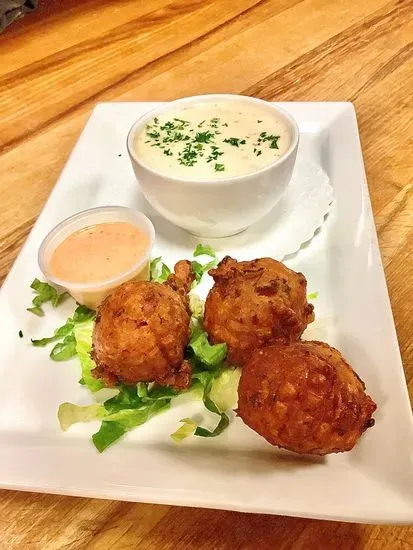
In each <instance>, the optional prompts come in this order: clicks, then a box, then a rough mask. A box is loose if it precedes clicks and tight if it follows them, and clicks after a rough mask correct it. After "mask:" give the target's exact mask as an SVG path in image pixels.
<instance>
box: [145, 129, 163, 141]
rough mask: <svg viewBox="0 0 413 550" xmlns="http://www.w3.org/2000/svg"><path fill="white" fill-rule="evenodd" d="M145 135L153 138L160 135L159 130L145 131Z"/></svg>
mask: <svg viewBox="0 0 413 550" xmlns="http://www.w3.org/2000/svg"><path fill="white" fill-rule="evenodd" d="M146 135H147V136H148V137H150V138H153V139H158V137H159V136H160V135H161V134H160V133H159V132H157V131H156V130H154V131H153V132H146Z"/></svg>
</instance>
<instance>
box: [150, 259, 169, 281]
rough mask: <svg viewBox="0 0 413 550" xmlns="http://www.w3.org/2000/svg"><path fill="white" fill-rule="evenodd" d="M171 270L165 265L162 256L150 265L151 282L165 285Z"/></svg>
mask: <svg viewBox="0 0 413 550" xmlns="http://www.w3.org/2000/svg"><path fill="white" fill-rule="evenodd" d="M170 273H171V270H170V269H169V267H168V266H167V265H166V264H164V263H163V261H162V258H161V256H159V257H158V258H155V259H153V260H152V261H151V263H150V280H151V281H153V282H155V283H164V282H165V281H166V279H167V278H168V277H169V275H170Z"/></svg>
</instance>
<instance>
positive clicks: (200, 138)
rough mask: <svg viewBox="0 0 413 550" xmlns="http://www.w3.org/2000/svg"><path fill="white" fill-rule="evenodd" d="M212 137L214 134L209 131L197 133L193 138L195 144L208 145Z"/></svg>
mask: <svg viewBox="0 0 413 550" xmlns="http://www.w3.org/2000/svg"><path fill="white" fill-rule="evenodd" d="M213 137H214V134H213V133H212V132H209V131H206V132H197V133H196V136H195V141H196V142H197V143H209V142H210V141H211V139H212V138H213Z"/></svg>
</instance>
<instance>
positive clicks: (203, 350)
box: [188, 325, 227, 367]
mask: <svg viewBox="0 0 413 550" xmlns="http://www.w3.org/2000/svg"><path fill="white" fill-rule="evenodd" d="M188 347H189V348H190V349H191V350H192V351H193V352H194V354H195V357H196V358H197V359H198V360H199V361H201V362H202V363H203V364H204V365H206V366H207V367H216V366H217V365H219V364H220V363H222V362H223V361H224V359H225V357H226V356H227V345H226V344H215V345H211V344H210V343H209V342H208V335H207V333H206V332H204V331H203V330H202V328H201V326H200V325H198V326H195V327H194V328H193V330H192V335H191V338H190V340H189V344H188Z"/></svg>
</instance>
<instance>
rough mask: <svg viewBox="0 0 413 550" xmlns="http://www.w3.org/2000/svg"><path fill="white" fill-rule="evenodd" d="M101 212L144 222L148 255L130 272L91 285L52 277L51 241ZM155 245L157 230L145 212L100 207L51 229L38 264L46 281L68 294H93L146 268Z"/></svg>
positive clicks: (134, 265)
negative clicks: (79, 222)
mask: <svg viewBox="0 0 413 550" xmlns="http://www.w3.org/2000/svg"><path fill="white" fill-rule="evenodd" d="M99 212H103V213H108V214H109V213H116V212H123V213H127V214H129V215H130V216H131V218H132V217H134V218H135V219H139V220H140V221H141V222H143V225H145V227H146V229H147V233H148V237H149V243H148V247H147V250H146V253H145V254H144V255H143V256H142V257H141V258H140V259H139V260H138V261H137V262H135V263H134V264H133V265H132V266H131V267H130V268H129V269H128V270H126V271H122V273H119V274H118V275H116V276H114V277H110V278H108V279H100V280H98V281H90V282H89V283H79V282H75V281H69V280H64V279H60V278H59V277H55V276H54V275H52V274H51V273H50V270H49V269H48V262H46V260H45V256H46V251H47V248H48V246H49V245H50V243H51V241H52V240H53V239H54V238H55V237H56V236H57V235H58V234H59V232H60V231H62V230H63V229H65V227H67V226H68V225H70V224H72V223H75V222H76V221H77V220H81V219H82V218H85V220H86V219H87V218H88V217H89V216H90V215H94V214H98V213H99ZM98 223H105V221H100V222H96V224H98ZM129 223H132V224H133V221H130V222H129ZM96 224H94V223H93V221H91V222H90V223H89V225H88V224H87V223H85V226H84V227H88V226H90V225H96ZM78 230H79V228H78V229H75V230H74V231H73V232H72V233H75V232H76V231H78ZM72 233H69V235H71V234H72ZM69 235H68V236H69ZM63 240H64V239H63ZM61 242H63V241H61ZM154 243H155V228H154V226H153V223H152V222H151V220H150V219H149V218H148V217H147V216H146V215H145V214H143V212H139V211H138V210H133V209H132V208H129V207H127V206H115V205H113V206H110V205H108V206H98V207H95V208H88V209H87V210H81V211H80V212H76V214H73V215H72V216H69V217H68V218H65V219H64V220H62V221H61V222H59V223H58V224H57V225H55V226H54V227H53V229H51V230H50V231H49V232H48V233H47V235H46V236H45V237H44V239H43V241H42V243H41V245H40V248H39V252H38V254H37V259H38V264H39V268H40V270H41V272H42V273H43V275H44V276H45V277H46V279H47V280H48V281H50V282H51V283H53V284H55V285H57V286H60V287H62V288H64V289H66V290H67V291H68V292H70V291H71V290H74V291H75V290H76V291H83V292H91V291H93V290H99V289H103V288H107V287H111V286H117V285H118V284H122V282H124V281H127V280H128V278H129V277H130V276H131V275H133V273H134V272H136V271H137V270H139V268H140V267H141V266H144V264H145V263H147V262H150V260H151V252H152V249H153V245H154ZM59 244H60V243H59ZM55 249H56V247H55ZM55 249H54V250H55Z"/></svg>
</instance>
